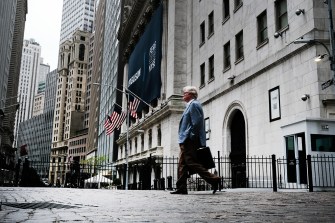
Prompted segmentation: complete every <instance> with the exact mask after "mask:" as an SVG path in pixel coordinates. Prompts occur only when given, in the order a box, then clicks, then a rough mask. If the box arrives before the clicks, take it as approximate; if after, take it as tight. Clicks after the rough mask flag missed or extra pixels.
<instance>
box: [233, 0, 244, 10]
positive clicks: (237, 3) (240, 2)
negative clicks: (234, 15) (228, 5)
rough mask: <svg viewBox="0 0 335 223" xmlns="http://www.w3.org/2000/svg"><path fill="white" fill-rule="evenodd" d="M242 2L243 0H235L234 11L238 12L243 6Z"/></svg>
mask: <svg viewBox="0 0 335 223" xmlns="http://www.w3.org/2000/svg"><path fill="white" fill-rule="evenodd" d="M242 4H243V2H242V0H234V11H235V12H236V11H237V10H238V9H239V8H240V7H241V6H242Z"/></svg>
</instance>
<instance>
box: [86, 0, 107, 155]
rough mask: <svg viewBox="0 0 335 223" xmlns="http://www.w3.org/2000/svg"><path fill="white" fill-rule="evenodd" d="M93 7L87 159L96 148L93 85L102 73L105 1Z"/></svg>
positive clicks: (96, 94)
mask: <svg viewBox="0 0 335 223" xmlns="http://www.w3.org/2000/svg"><path fill="white" fill-rule="evenodd" d="M95 7H96V10H95V12H96V14H95V20H94V32H93V33H92V37H91V38H92V41H91V42H92V44H91V47H90V49H91V50H93V52H92V54H90V55H92V57H91V61H90V65H89V66H90V67H89V68H90V69H89V71H88V78H87V93H86V114H85V122H86V123H87V126H88V139H87V157H95V156H96V153H97V148H98V129H99V126H98V125H99V107H100V106H99V105H100V103H99V102H100V91H99V90H100V87H99V86H97V85H93V83H100V78H101V73H102V62H101V61H102V54H103V50H104V48H103V43H104V26H105V16H106V14H105V7H106V0H100V1H97V2H96V6H95ZM86 118H87V119H86Z"/></svg>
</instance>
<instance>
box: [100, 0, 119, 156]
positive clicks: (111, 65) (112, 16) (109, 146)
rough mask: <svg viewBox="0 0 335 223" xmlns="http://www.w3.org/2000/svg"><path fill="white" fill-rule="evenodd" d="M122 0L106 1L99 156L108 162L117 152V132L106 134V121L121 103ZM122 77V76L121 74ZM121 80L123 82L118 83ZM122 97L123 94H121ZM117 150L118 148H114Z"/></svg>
mask: <svg viewBox="0 0 335 223" xmlns="http://www.w3.org/2000/svg"><path fill="white" fill-rule="evenodd" d="M120 9H121V3H120V0H112V1H106V12H105V15H106V17H105V26H104V43H103V46H104V50H103V57H102V75H101V84H105V85H101V86H100V92H101V93H100V98H101V99H100V111H99V112H100V113H99V130H98V150H97V155H98V156H104V157H106V158H107V161H108V162H112V161H113V160H115V159H116V153H114V152H113V148H114V142H115V140H114V138H115V137H116V138H117V136H116V135H115V134H112V135H106V132H105V129H104V122H105V121H106V117H107V115H110V114H111V113H112V111H113V108H114V106H117V105H115V103H117V104H119V105H121V101H120V100H117V94H118V92H117V90H116V87H121V86H120V85H121V84H122V79H118V75H117V74H118V66H119V64H118V63H119V54H118V50H119V41H118V39H117V33H118V29H119V26H120V14H121V10H120ZM121 77H122V76H121ZM118 81H121V84H120V83H118ZM121 97H122V95H121ZM114 151H116V152H117V150H114Z"/></svg>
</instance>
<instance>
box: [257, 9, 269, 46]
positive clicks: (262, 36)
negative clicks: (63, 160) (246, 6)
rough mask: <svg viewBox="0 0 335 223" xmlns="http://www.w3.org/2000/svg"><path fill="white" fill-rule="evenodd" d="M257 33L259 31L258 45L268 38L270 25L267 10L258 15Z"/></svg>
mask: <svg viewBox="0 0 335 223" xmlns="http://www.w3.org/2000/svg"><path fill="white" fill-rule="evenodd" d="M257 33H258V45H260V44H261V43H263V42H265V41H266V40H267V39H268V26H267V19H266V11H264V12H262V13H261V14H260V15H259V16H258V17H257Z"/></svg>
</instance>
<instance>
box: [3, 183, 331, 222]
mask: <svg viewBox="0 0 335 223" xmlns="http://www.w3.org/2000/svg"><path fill="white" fill-rule="evenodd" d="M0 200H1V201H2V205H1V211H0V222H4V223H5V222H10V223H12V222H24V223H28V222H32V223H36V222H43V223H45V222H295V223H296V222H313V223H314V222H317V223H320V222H335V192H313V193H309V192H276V193H274V192H272V191H271V190H252V191H250V190H235V189H230V190H226V191H225V192H218V193H217V194H214V195H213V194H211V191H204V192H193V191H191V192H189V194H188V195H171V194H170V193H169V191H154V190H152V191H139V190H138V191H135V190H129V191H124V190H103V189H101V190H94V189H69V188H10V187H0Z"/></svg>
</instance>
